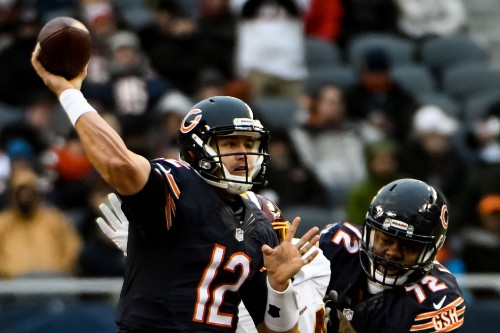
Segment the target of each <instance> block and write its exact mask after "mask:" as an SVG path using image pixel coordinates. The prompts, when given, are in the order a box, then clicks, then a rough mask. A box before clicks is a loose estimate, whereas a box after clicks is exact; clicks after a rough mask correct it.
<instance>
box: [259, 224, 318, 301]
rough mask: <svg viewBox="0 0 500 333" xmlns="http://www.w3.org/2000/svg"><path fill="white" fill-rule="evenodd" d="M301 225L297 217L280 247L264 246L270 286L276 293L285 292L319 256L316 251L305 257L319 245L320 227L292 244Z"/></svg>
mask: <svg viewBox="0 0 500 333" xmlns="http://www.w3.org/2000/svg"><path fill="white" fill-rule="evenodd" d="M299 223H300V218H299V217H296V218H295V219H294V220H293V222H292V224H291V226H290V231H289V232H288V235H287V236H286V238H285V240H284V241H283V242H281V244H280V245H278V246H276V247H275V248H271V247H270V246H269V245H264V246H262V252H263V253H264V266H265V267H266V270H267V273H268V279H269V284H270V285H271V287H272V288H273V289H274V290H276V291H284V290H285V289H286V288H287V287H288V283H289V280H290V279H291V278H292V277H294V276H295V275H296V274H297V273H298V272H299V271H300V269H301V268H302V267H303V266H304V265H307V264H308V263H310V262H311V261H312V260H313V259H314V258H315V257H316V256H317V255H318V252H319V251H318V250H317V249H316V250H315V251H312V252H311V253H310V254H308V255H307V256H304V254H305V253H306V252H308V251H309V250H310V249H312V248H313V247H314V246H316V243H318V240H319V235H318V232H319V228H318V227H313V228H311V229H310V230H309V231H308V232H306V233H305V234H304V236H302V238H300V240H299V241H298V242H297V243H295V244H292V239H293V237H294V235H295V232H296V231H297V227H298V226H299ZM303 256H304V257H303Z"/></svg>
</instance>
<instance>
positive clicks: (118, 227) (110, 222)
mask: <svg viewBox="0 0 500 333" xmlns="http://www.w3.org/2000/svg"><path fill="white" fill-rule="evenodd" d="M99 209H100V210H101V212H102V213H103V214H104V218H105V219H106V220H105V219H103V218H102V217H98V218H97V219H96V222H97V224H98V225H99V228H101V230H102V232H104V233H105V234H106V236H108V237H109V239H111V240H112V241H113V243H115V244H116V246H117V247H118V248H119V249H120V250H122V251H123V254H124V255H125V256H126V255H127V240H128V220H127V218H126V217H125V214H124V213H123V210H122V208H121V201H120V199H119V198H118V197H117V196H116V194H114V193H110V194H108V200H107V202H104V203H102V204H100V205H99Z"/></svg>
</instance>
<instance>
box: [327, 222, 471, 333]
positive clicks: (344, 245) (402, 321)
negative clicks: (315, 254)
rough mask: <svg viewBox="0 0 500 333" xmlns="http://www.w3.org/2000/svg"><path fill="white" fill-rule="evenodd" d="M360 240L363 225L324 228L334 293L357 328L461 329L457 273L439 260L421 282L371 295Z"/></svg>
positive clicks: (385, 331)
mask: <svg viewBox="0 0 500 333" xmlns="http://www.w3.org/2000/svg"><path fill="white" fill-rule="evenodd" d="M360 243H361V232H360V231H359V229H358V228H356V227H355V226H353V225H351V224H349V223H347V222H344V223H338V224H334V225H332V226H330V227H328V228H327V229H326V230H324V231H323V232H322V233H321V237H320V245H319V246H320V248H321V249H322V250H323V254H324V255H325V256H326V257H327V258H328V259H329V260H330V267H331V277H330V283H329V286H328V291H330V290H332V289H333V290H336V291H337V293H338V295H339V297H338V301H339V310H340V311H342V312H343V313H344V315H345V316H346V317H347V318H348V319H349V320H350V322H351V325H352V326H353V328H354V329H355V330H356V332H358V333H363V332H371V333H400V332H401V333H402V332H405V333H407V332H419V333H428V332H455V331H456V330H457V329H458V328H459V327H460V326H461V325H462V324H463V321H464V312H465V301H464V298H463V296H462V292H461V290H460V288H459V286H458V284H457V281H456V279H455V277H454V276H453V275H452V274H451V273H450V272H449V271H448V270H447V269H446V268H445V267H444V266H442V265H441V264H439V263H437V262H435V263H434V265H433V267H432V268H431V270H430V272H429V274H427V275H426V276H425V277H424V278H423V279H422V280H421V281H419V282H418V283H415V284H413V285H410V286H407V287H396V288H386V289H384V291H383V292H380V293H377V294H374V295H371V294H369V292H368V277H367V275H366V274H365V272H364V270H363V268H362V267H361V262H360V257H359V249H360Z"/></svg>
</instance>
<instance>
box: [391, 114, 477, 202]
mask: <svg viewBox="0 0 500 333" xmlns="http://www.w3.org/2000/svg"><path fill="white" fill-rule="evenodd" d="M457 130H458V121H457V120H456V119H455V118H453V117H451V116H449V115H448V114H447V113H446V112H445V111H444V110H442V109H441V108H439V107H437V106H434V105H424V106H421V107H420V108H419V109H418V110H417V111H416V113H415V116H414V118H413V123H412V133H411V136H410V139H409V141H408V142H407V143H406V144H405V145H404V146H403V148H402V150H401V151H402V159H401V168H402V171H403V172H404V173H405V174H407V175H408V176H409V177H412V178H417V179H420V180H422V181H425V182H427V183H428V184H430V185H432V186H435V187H436V188H439V189H441V190H442V192H443V193H444V194H445V195H446V196H447V197H448V200H449V201H450V202H451V201H453V199H454V195H455V194H456V193H457V192H458V190H459V189H460V186H461V184H460V181H459V180H460V179H464V177H465V176H466V173H467V168H468V164H467V162H466V160H465V159H464V157H463V155H462V154H461V153H460V152H459V150H458V148H457V146H456V145H455V144H454V141H453V138H454V135H455V134H456V131H457Z"/></svg>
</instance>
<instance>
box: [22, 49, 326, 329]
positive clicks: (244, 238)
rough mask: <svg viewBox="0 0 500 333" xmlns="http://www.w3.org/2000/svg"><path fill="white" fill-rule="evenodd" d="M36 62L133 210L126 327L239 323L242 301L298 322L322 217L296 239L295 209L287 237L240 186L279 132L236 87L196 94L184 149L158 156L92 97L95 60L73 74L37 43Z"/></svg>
mask: <svg viewBox="0 0 500 333" xmlns="http://www.w3.org/2000/svg"><path fill="white" fill-rule="evenodd" d="M32 64H33V67H34V68H35V70H36V72H37V73H38V75H39V76H40V77H41V78H42V80H43V81H44V83H45V84H46V85H47V86H48V87H49V89H50V90H52V91H53V92H54V93H55V94H56V95H57V96H58V97H59V100H60V102H61V105H62V106H63V108H64V110H65V111H66V113H67V114H68V116H69V118H70V120H71V122H72V123H73V125H74V126H75V128H76V131H77V133H78V135H79V137H80V140H81V142H82V144H83V146H84V148H85V151H86V153H87V155H88V157H89V158H90V160H91V161H92V163H93V165H94V166H95V168H96V169H97V170H98V171H99V173H100V174H101V175H102V177H103V178H104V179H105V180H106V181H107V182H108V183H109V184H110V185H111V186H113V187H114V188H115V189H116V191H117V192H118V194H119V195H120V197H121V200H122V209H123V211H124V213H125V215H126V217H127V219H128V220H129V221H130V225H129V230H128V244H127V262H126V272H125V277H124V284H123V287H122V291H121V295H120V301H119V305H118V312H117V324H118V327H119V330H120V332H123V333H125V332H127V333H129V332H234V330H235V329H236V323H237V314H238V304H239V303H240V301H241V300H242V301H243V302H244V303H245V305H246V307H247V309H248V310H249V312H250V314H251V316H252V319H253V320H254V322H255V324H256V326H257V327H258V329H259V331H260V332H264V331H265V332H269V331H270V332H296V331H297V321H298V318H299V311H298V307H297V302H296V299H295V293H294V290H293V286H292V283H291V280H290V279H291V278H292V277H293V276H294V275H296V274H297V273H298V272H299V271H300V269H301V268H302V267H303V266H304V265H306V264H307V263H309V262H310V261H312V260H313V259H314V257H315V256H316V255H317V253H318V251H313V252H312V253H311V254H310V255H309V256H306V257H302V254H303V253H304V252H307V251H309V250H310V249H311V248H313V247H314V246H315V244H316V243H317V241H318V238H319V236H318V235H317V232H318V228H312V229H311V230H309V231H308V232H307V233H306V234H305V235H304V236H303V237H302V238H301V239H300V241H299V242H298V243H296V244H295V243H294V244H292V242H291V240H292V238H293V236H294V234H295V231H296V230H297V226H298V224H299V222H300V219H299V218H295V219H294V221H293V222H292V225H291V227H290V233H289V235H288V236H287V238H286V239H285V240H284V241H283V242H282V243H281V244H279V245H278V239H277V236H276V234H275V232H274V230H273V228H272V226H271V225H270V223H269V221H268V219H267V217H266V215H265V213H264V212H262V210H260V209H259V208H257V207H256V205H255V204H253V203H252V202H251V200H249V199H245V198H243V197H242V196H241V195H240V194H242V193H244V192H246V191H247V190H249V189H250V188H252V186H254V185H259V184H262V183H263V182H264V181H265V171H266V168H267V165H268V163H269V155H268V154H267V147H268V139H269V133H268V132H267V130H265V129H264V128H263V127H262V125H261V123H260V122H259V121H258V120H256V119H255V118H254V116H253V113H252V111H251V109H250V108H249V107H248V105H247V104H245V103H244V102H242V101H241V100H239V99H236V98H232V97H228V96H217V97H213V98H209V99H206V100H203V101H201V102H199V103H197V104H196V105H194V106H193V108H192V109H191V111H189V112H188V113H187V114H186V116H185V118H184V120H183V121H182V124H181V128H180V133H179V152H180V156H181V160H179V161H178V160H165V159H156V160H153V161H148V160H147V159H146V158H144V157H142V156H140V155H137V154H135V153H134V152H132V151H130V150H129V149H128V148H127V147H126V146H125V144H124V142H123V140H122V139H121V138H120V136H119V135H118V134H117V133H116V132H115V131H114V130H113V129H112V128H111V127H110V126H109V125H108V124H107V123H106V122H105V121H104V120H103V118H102V117H100V116H99V114H98V113H97V112H96V111H95V109H94V108H93V107H92V106H91V105H90V104H89V103H88V102H87V101H86V99H85V98H84V96H83V95H82V93H81V92H80V87H81V84H82V82H83V80H84V78H85V76H86V70H84V71H83V72H82V73H81V74H80V75H78V76H77V77H76V78H75V79H72V80H71V81H68V80H66V79H64V78H63V77H60V76H56V75H53V74H51V73H49V72H47V71H46V70H45V69H44V68H43V66H42V65H41V64H40V62H39V61H38V60H37V54H36V53H33V56H32ZM301 252H302V254H301ZM264 267H265V268H264Z"/></svg>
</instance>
